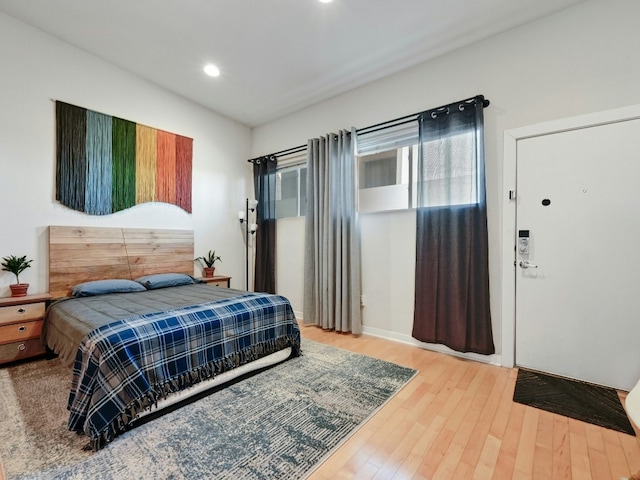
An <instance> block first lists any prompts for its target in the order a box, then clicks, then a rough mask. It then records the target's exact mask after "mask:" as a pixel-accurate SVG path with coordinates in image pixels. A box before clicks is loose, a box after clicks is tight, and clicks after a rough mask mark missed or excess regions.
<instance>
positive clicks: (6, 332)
mask: <svg viewBox="0 0 640 480" xmlns="http://www.w3.org/2000/svg"><path fill="white" fill-rule="evenodd" d="M43 323H44V321H43V320H36V321H34V322H21V323H12V324H11V325H4V326H2V327H0V343H10V342H17V341H20V340H27V339H29V338H40V334H41V333H42V324H43Z"/></svg>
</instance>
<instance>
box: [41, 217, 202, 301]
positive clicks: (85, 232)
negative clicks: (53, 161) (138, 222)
mask: <svg viewBox="0 0 640 480" xmlns="http://www.w3.org/2000/svg"><path fill="white" fill-rule="evenodd" d="M193 252H194V250H193V231H191V230H163V229H147V228H111V227H61V226H50V227H49V293H50V294H51V296H52V297H53V298H58V297H64V296H67V295H69V294H70V292H71V287H73V286H74V285H77V284H78V283H82V282H88V281H91V280H102V279H107V278H128V279H131V280H133V279H135V278H138V277H141V276H142V275H150V274H153V273H169V272H176V273H186V274H189V275H193V258H194V256H193Z"/></svg>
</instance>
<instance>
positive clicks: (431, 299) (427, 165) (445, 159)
mask: <svg viewBox="0 0 640 480" xmlns="http://www.w3.org/2000/svg"><path fill="white" fill-rule="evenodd" d="M483 102H484V98H483V97H482V96H478V97H476V98H474V99H471V100H465V101H463V102H459V103H456V104H452V105H448V106H446V107H441V108H439V109H436V110H431V111H427V112H424V113H423V114H421V115H420V116H419V118H418V122H419V126H420V155H419V161H418V162H419V163H418V165H419V167H418V169H419V172H418V177H419V178H418V208H417V222H416V223H417V239H416V280H415V281H416V284H415V292H416V293H415V309H414V323H413V333H412V335H413V337H414V338H416V339H418V340H420V341H423V342H428V343H439V344H443V345H446V346H448V347H450V348H452V349H454V350H457V351H460V352H475V353H481V354H492V353H495V348H494V344H493V334H492V329H491V313H490V309H489V261H488V235H487V210H486V193H485V175H484V125H483Z"/></svg>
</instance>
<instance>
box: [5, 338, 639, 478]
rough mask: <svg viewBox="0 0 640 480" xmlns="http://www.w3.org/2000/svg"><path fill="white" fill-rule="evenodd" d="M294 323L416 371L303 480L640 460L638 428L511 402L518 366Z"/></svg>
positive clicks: (487, 473) (632, 467) (519, 473)
mask: <svg viewBox="0 0 640 480" xmlns="http://www.w3.org/2000/svg"><path fill="white" fill-rule="evenodd" d="M300 328H301V330H302V336H303V347H304V339H311V340H315V341H317V342H322V343H326V344H328V345H332V346H335V347H338V348H343V349H346V350H351V351H354V352H358V353H363V354H365V355H370V356H372V357H377V358H380V359H383V360H387V361H390V362H394V363H397V364H399V365H404V366H407V367H411V368H415V369H417V370H419V371H420V373H419V374H418V375H417V376H416V377H414V379H413V380H412V381H411V382H410V383H409V384H408V385H407V386H406V387H405V388H404V389H403V390H402V391H400V393H398V394H397V395H396V396H395V397H394V398H392V399H391V400H390V401H389V402H388V403H387V404H386V405H385V406H384V407H383V408H382V409H381V410H380V411H379V412H378V413H377V414H376V415H374V416H373V417H372V418H371V419H370V420H369V421H368V422H367V423H366V424H365V425H364V426H363V427H362V428H360V429H359V430H358V431H357V432H356V433H355V434H354V435H353V436H352V437H351V438H349V440H347V441H346V442H345V443H344V444H343V445H342V446H341V447H340V448H339V449H338V450H337V451H335V452H334V453H333V455H331V456H330V457H329V458H328V459H327V460H326V461H325V462H324V463H323V464H322V465H321V466H320V467H319V468H318V469H317V470H316V471H315V472H313V473H312V474H311V476H310V477H309V480H337V479H376V480H399V479H429V480H436V479H445V480H454V479H456V480H457V479H465V480H467V479H477V480H485V479H495V480H508V479H514V480H526V479H544V480H550V479H573V480H618V479H619V478H620V477H623V476H628V475H630V473H631V472H633V471H636V470H638V469H640V442H639V440H638V439H637V438H638V437H632V436H630V435H625V434H622V433H617V432H614V431H612V430H607V429H605V428H600V427H596V426H593V425H590V424H586V423H583V422H580V421H577V420H572V419H569V418H566V417H562V416H560V415H556V414H553V413H548V412H545V411H542V410H537V409H535V408H531V407H526V406H524V405H521V404H518V403H514V402H513V401H512V397H513V389H514V385H515V379H516V370H515V369H508V368H501V367H495V366H491V365H485V364H481V363H478V362H473V361H469V360H462V359H460V358H456V357H452V356H449V355H444V354H441V353H435V352H430V351H428V350H423V349H420V348H416V347H411V346H408V345H404V344H401V343H396V342H392V341H389V340H382V339H379V338H375V337H368V336H366V335H363V336H361V337H353V336H352V335H341V334H336V333H331V332H324V331H322V330H321V329H319V328H316V327H306V326H301V327H300ZM0 480H2V473H1V472H0Z"/></svg>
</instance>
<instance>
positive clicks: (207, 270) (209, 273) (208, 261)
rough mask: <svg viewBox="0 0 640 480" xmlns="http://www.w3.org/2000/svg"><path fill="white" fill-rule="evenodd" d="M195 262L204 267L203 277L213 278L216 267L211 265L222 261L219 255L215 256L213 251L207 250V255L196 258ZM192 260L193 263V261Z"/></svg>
mask: <svg viewBox="0 0 640 480" xmlns="http://www.w3.org/2000/svg"><path fill="white" fill-rule="evenodd" d="M195 260H199V261H200V262H201V263H202V265H203V267H204V276H205V277H213V274H214V272H215V271H216V267H214V266H213V265H214V264H215V263H216V262H217V261H218V260H219V261H222V259H221V258H220V256H219V255H216V251H215V250H209V253H208V254H207V255H206V256H204V257H198V258H196V259H195ZM195 260H194V261H195Z"/></svg>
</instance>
